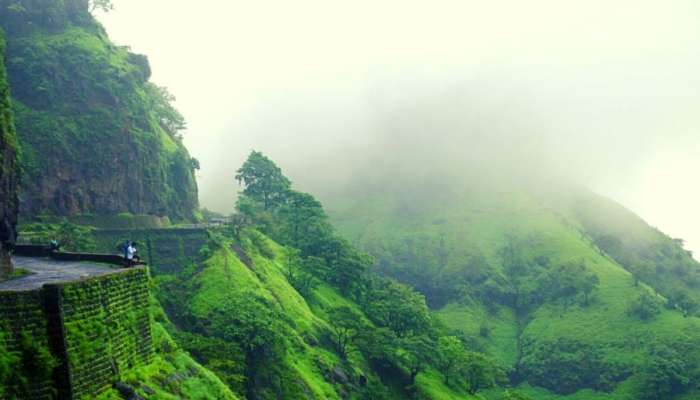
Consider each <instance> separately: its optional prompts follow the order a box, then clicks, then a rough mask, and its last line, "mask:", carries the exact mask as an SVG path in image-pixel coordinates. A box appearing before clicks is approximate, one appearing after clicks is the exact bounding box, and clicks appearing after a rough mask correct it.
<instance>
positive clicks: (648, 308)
mask: <svg viewBox="0 0 700 400" xmlns="http://www.w3.org/2000/svg"><path fill="white" fill-rule="evenodd" d="M660 312H661V306H660V304H659V300H658V299H657V298H656V296H655V295H652V294H651V293H649V291H648V290H642V293H640V294H639V296H638V297H637V298H636V299H634V300H633V301H632V302H631V303H630V305H629V306H628V307H627V314H628V315H634V316H636V317H637V318H639V319H641V320H642V321H648V320H650V319H652V318H654V317H655V316H656V315H658V314H659V313H660Z"/></svg>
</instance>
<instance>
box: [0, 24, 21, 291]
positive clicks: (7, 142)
mask: <svg viewBox="0 0 700 400" xmlns="http://www.w3.org/2000/svg"><path fill="white" fill-rule="evenodd" d="M4 50H5V44H4V38H3V35H2V34H1V33H0V60H2V62H1V63H0V278H2V277H3V276H5V275H7V274H8V273H10V272H11V270H12V264H11V263H10V257H9V252H8V251H9V249H10V248H11V247H12V245H13V244H14V242H15V238H16V232H15V227H16V225H17V204H18V202H17V181H18V177H17V157H16V149H17V138H16V137H15V129H14V125H13V122H12V110H11V105H10V89H9V86H8V83H7V76H6V73H5V66H4V56H1V55H2V54H4Z"/></svg>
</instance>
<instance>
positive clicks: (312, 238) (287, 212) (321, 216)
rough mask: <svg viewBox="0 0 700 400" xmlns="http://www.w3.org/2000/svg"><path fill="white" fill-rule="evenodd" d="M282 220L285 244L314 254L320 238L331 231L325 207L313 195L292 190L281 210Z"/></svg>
mask: <svg viewBox="0 0 700 400" xmlns="http://www.w3.org/2000/svg"><path fill="white" fill-rule="evenodd" d="M279 216H280V217H281V220H282V228H281V230H282V235H284V238H283V240H281V241H283V242H287V243H289V244H290V245H292V246H294V247H296V248H298V249H300V250H302V253H304V255H308V254H313V253H314V247H315V244H316V243H317V242H318V239H319V237H322V236H327V235H328V233H329V232H330V231H331V228H330V224H329V223H328V217H327V216H326V213H325V212H324V211H323V206H322V205H321V203H320V202H319V201H318V200H316V199H315V198H314V197H313V196H312V195H310V194H308V193H301V192H297V191H294V190H291V191H289V192H288V193H287V195H286V201H285V202H284V204H282V206H281V207H280V210H279Z"/></svg>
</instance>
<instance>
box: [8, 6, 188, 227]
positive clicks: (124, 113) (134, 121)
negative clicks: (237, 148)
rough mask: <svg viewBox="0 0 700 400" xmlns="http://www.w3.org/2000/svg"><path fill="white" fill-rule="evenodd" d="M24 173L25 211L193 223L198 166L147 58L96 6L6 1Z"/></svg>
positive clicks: (10, 67)
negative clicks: (118, 37)
mask: <svg viewBox="0 0 700 400" xmlns="http://www.w3.org/2000/svg"><path fill="white" fill-rule="evenodd" d="M0 24H2V26H4V27H7V29H8V38H7V41H8V50H7V54H8V75H9V81H10V86H11V87H12V90H13V93H14V95H13V99H14V111H15V120H16V124H17V128H18V132H19V142H20V147H21V154H22V167H23V169H24V173H25V176H26V179H25V180H24V182H26V184H25V185H23V188H22V193H21V199H22V204H21V213H22V214H23V215H26V216H31V215H36V214H40V213H50V214H60V215H76V214H98V215H115V214H119V213H123V212H129V213H132V214H149V215H157V216H168V217H170V218H171V219H172V220H175V221H178V220H185V219H190V218H192V217H193V210H195V209H196V208H197V205H198V204H197V186H196V182H195V179H194V174H193V171H194V166H195V165H196V162H193V159H192V158H191V157H190V155H189V154H188V152H187V150H186V149H185V147H184V146H183V144H182V141H181V139H180V137H179V135H178V134H177V132H176V131H174V130H173V126H172V124H168V121H164V119H163V116H162V114H161V111H159V110H162V109H163V102H166V103H167V96H164V95H163V92H162V91H161V90H160V89H159V88H157V87H156V86H155V85H153V84H152V83H149V82H148V79H149V77H150V67H149V64H148V60H147V59H146V57H145V56H142V55H136V54H132V53H130V52H129V50H128V49H127V48H125V47H119V46H116V45H114V44H113V43H112V42H111V41H110V40H109V38H108V37H107V35H106V33H105V31H104V29H103V28H102V27H101V25H99V23H98V22H97V21H95V20H94V19H93V18H92V17H91V16H90V13H89V12H88V4H87V1H81V0H74V1H61V2H54V1H40V0H15V1H0Z"/></svg>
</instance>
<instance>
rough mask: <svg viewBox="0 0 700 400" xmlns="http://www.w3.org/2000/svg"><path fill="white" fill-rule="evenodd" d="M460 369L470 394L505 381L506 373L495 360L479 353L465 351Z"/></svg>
mask: <svg viewBox="0 0 700 400" xmlns="http://www.w3.org/2000/svg"><path fill="white" fill-rule="evenodd" d="M466 355H467V356H466V358H465V360H464V362H463V364H462V365H460V367H459V368H460V370H461V372H462V374H463V376H464V380H465V383H466V385H467V391H468V392H469V393H470V394H476V393H477V392H479V391H480V390H483V389H488V388H492V387H495V386H498V385H499V384H501V383H503V382H505V380H506V374H505V372H504V371H503V369H502V368H501V367H500V366H499V365H498V364H496V362H495V361H493V360H492V359H490V358H489V357H487V356H485V355H484V354H481V353H475V352H471V351H469V352H467V353H466Z"/></svg>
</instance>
